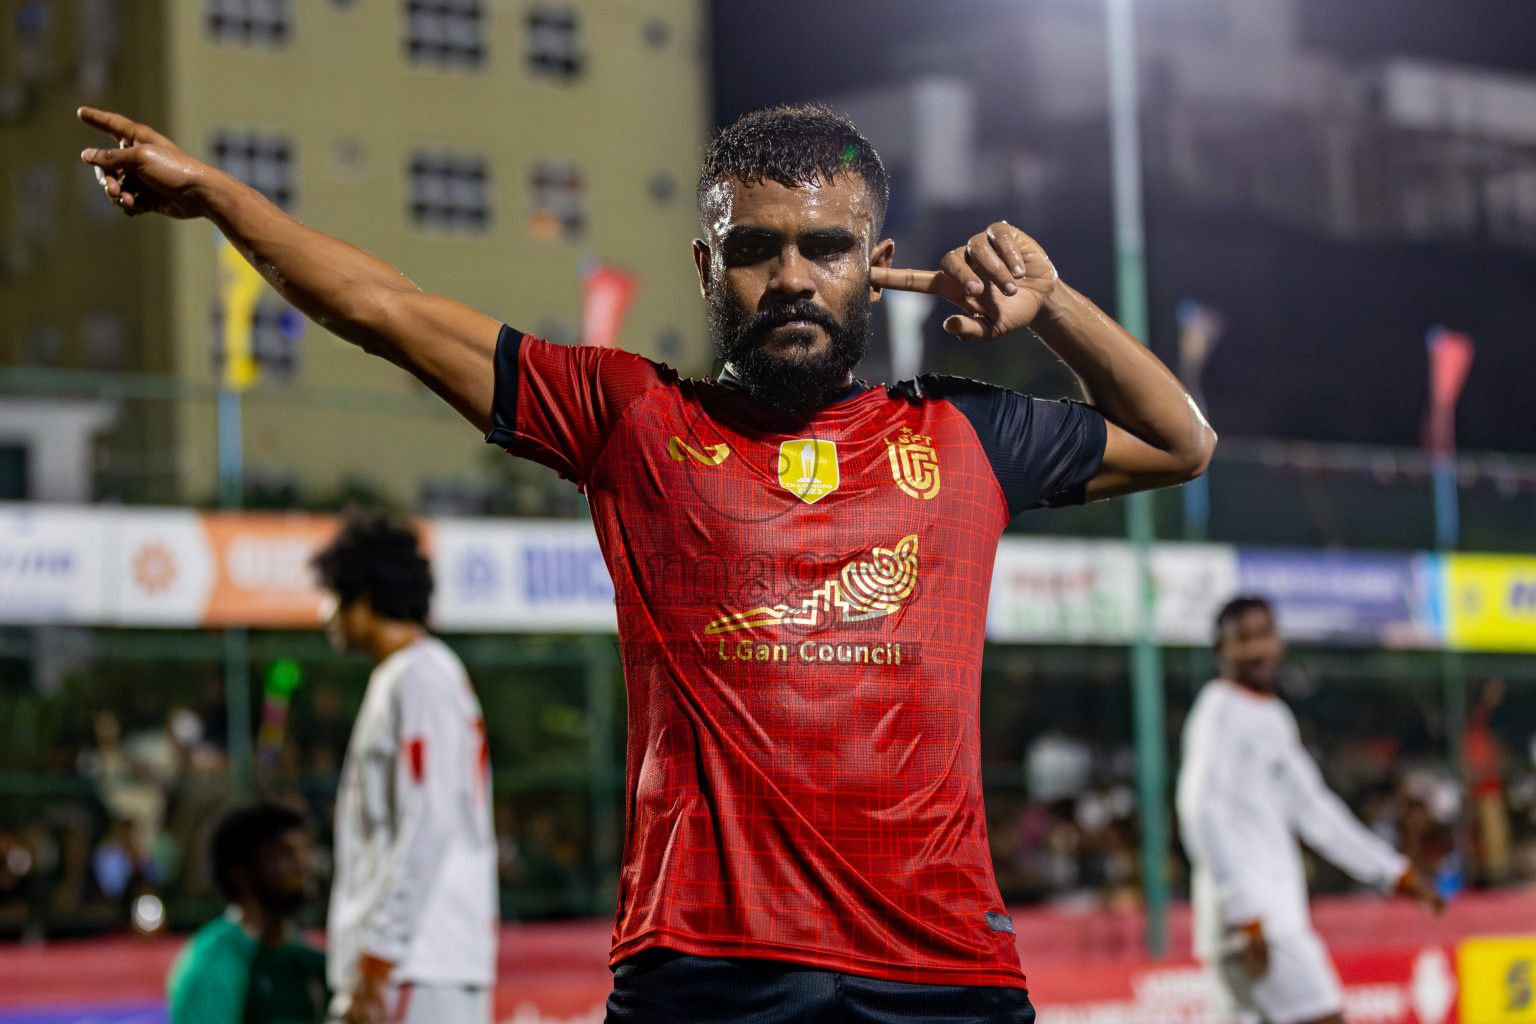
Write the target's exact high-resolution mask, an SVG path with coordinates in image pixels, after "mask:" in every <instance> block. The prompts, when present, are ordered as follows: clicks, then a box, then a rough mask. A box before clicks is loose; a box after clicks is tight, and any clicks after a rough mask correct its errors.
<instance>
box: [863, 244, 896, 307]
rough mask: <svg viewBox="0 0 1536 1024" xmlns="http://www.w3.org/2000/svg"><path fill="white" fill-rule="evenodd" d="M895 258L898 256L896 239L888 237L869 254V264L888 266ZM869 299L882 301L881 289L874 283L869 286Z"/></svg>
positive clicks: (872, 265)
mask: <svg viewBox="0 0 1536 1024" xmlns="http://www.w3.org/2000/svg"><path fill="white" fill-rule="evenodd" d="M895 258H896V243H895V242H894V241H892V240H891V239H889V238H887V239H886V240H885V241H883V242H881V243H880V244H879V245H877V246H875V248H874V251H873V252H871V253H870V254H869V265H870V266H871V267H887V268H888V267H890V265H891V260H893V259H895ZM869 301H870V302H879V301H880V289H879V288H876V287H875V286H874V285H870V286H869Z"/></svg>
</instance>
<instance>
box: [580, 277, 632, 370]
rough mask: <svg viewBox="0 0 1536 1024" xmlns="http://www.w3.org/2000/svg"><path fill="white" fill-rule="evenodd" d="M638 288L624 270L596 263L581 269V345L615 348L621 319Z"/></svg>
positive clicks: (621, 322)
mask: <svg viewBox="0 0 1536 1024" xmlns="http://www.w3.org/2000/svg"><path fill="white" fill-rule="evenodd" d="M584 262H585V261H584ZM639 287H640V281H639V279H638V278H636V277H635V275H634V274H631V273H629V272H628V271H626V270H620V269H619V268H618V267H611V266H608V265H606V264H603V263H598V262H597V261H595V260H594V261H591V262H589V263H585V265H584V266H583V267H582V268H581V343H582V344H583V345H593V346H595V347H597V348H614V347H616V346H617V345H618V341H619V329H620V328H621V327H623V326H624V315H625V314H626V313H628V312H629V304H630V302H631V301H633V299H634V297H635V292H636V291H638V290H639Z"/></svg>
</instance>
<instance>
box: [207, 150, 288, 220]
mask: <svg viewBox="0 0 1536 1024" xmlns="http://www.w3.org/2000/svg"><path fill="white" fill-rule="evenodd" d="M213 162H214V164H215V165H216V166H218V168H219V169H220V170H222V171H224V172H225V173H226V174H229V175H231V176H232V177H235V178H238V179H240V180H241V181H243V182H245V183H246V184H247V185H249V186H251V187H252V188H254V189H255V190H256V191H258V192H260V193H261V194H262V195H264V196H266V197H267V198H268V199H270V200H272V202H273V203H275V204H277V205H278V206H280V207H281V208H283V209H284V210H287V209H290V208H291V207H292V206H293V203H294V199H295V194H296V189H295V188H294V177H295V175H294V166H293V165H294V160H293V148H292V147H291V146H290V145H289V144H288V140H287V139H284V138H281V137H279V136H273V135H258V134H256V133H255V132H223V133H221V134H219V135H218V136H216V137H215V138H214V140H213Z"/></svg>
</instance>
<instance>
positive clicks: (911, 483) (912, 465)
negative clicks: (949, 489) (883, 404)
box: [884, 427, 939, 498]
mask: <svg viewBox="0 0 1536 1024" xmlns="http://www.w3.org/2000/svg"><path fill="white" fill-rule="evenodd" d="M884 440H885V453H886V454H887V455H889V456H890V457H891V477H892V478H893V479H895V481H896V486H897V487H900V488H901V489H902V490H903V491H905V492H906V493H907V494H910V495H911V496H912V497H914V498H931V497H933V496H934V495H936V494H938V493H939V453H938V449H936V448H934V446H933V438H931V437H927V436H925V435H923V434H914V433H913V432H912V428H911V427H902V428H901V430H900V432H898V433H897V435H896V440H894V441H892V440H891V439H890V438H888V437H887V438H885V439H884Z"/></svg>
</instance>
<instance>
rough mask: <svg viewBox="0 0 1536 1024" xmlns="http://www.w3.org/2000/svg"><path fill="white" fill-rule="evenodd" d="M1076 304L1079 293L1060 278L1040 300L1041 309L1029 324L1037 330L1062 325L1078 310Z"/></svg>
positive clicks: (1045, 329)
mask: <svg viewBox="0 0 1536 1024" xmlns="http://www.w3.org/2000/svg"><path fill="white" fill-rule="evenodd" d="M1076 304H1077V294H1076V293H1075V292H1074V291H1073V290H1072V289H1071V288H1069V287H1067V285H1066V284H1065V283H1064V282H1063V281H1061V279H1060V278H1058V279H1057V280H1056V284H1055V285H1054V286H1053V287H1052V288H1051V290H1050V291H1049V292H1048V293H1046V295H1045V297H1044V298H1043V299H1041V300H1040V310H1039V312H1037V313H1036V314H1035V317H1034V319H1033V320H1031V321H1030V322H1029V326H1030V328H1031V329H1033V330H1035V331H1049V330H1051V329H1052V328H1057V327H1061V326H1062V325H1064V324H1065V323H1066V322H1067V321H1068V320H1069V319H1070V318H1071V317H1072V315H1073V314H1074V312H1075V311H1076V309H1075V307H1076Z"/></svg>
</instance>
